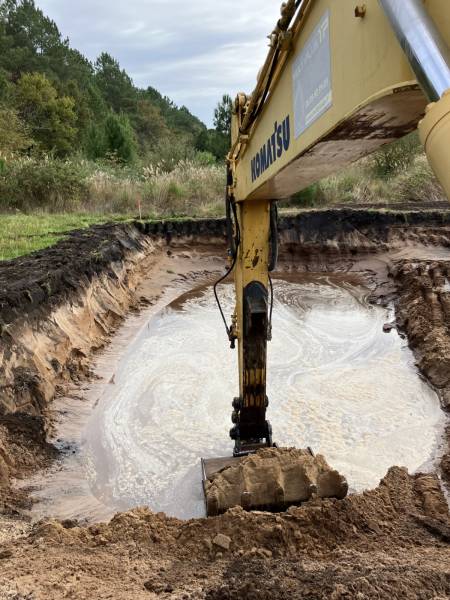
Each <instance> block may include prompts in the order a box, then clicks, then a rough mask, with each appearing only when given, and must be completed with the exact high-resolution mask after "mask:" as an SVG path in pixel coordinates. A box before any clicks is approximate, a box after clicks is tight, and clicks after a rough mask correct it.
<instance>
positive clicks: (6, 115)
mask: <svg viewBox="0 0 450 600" xmlns="http://www.w3.org/2000/svg"><path fill="white" fill-rule="evenodd" d="M231 106H232V100H231V98H230V97H229V96H227V95H224V96H223V97H222V99H221V101H220V102H219V103H218V105H217V108H216V110H215V113H214V129H208V128H207V127H206V126H205V125H204V124H203V123H202V122H201V121H200V120H199V119H198V118H196V117H195V116H194V115H192V114H191V113H190V112H189V110H188V109H187V108H186V107H185V106H182V107H178V106H176V105H175V104H174V103H173V102H172V101H171V100H170V99H169V98H167V97H164V96H162V95H161V94H160V93H159V92H158V91H157V90H156V89H154V88H153V87H148V88H147V89H139V88H137V87H136V86H135V85H134V83H133V81H132V80H131V78H130V77H129V75H128V74H127V73H126V72H125V71H124V70H123V69H122V68H121V67H120V65H119V63H118V62H117V61H116V60H115V59H114V58H113V57H112V56H110V55H109V54H107V53H105V52H104V53H102V54H101V55H100V56H99V57H98V59H97V60H96V61H95V62H94V63H91V62H89V61H88V60H87V59H86V58H85V57H84V56H83V55H82V54H81V53H80V52H78V51H77V50H75V49H73V48H71V46H70V44H69V41H68V40H67V39H64V38H63V37H62V36H61V34H60V32H59V30H58V27H57V25H56V24H55V23H54V22H53V21H51V20H50V19H48V18H47V17H46V16H45V15H44V14H43V13H42V11H41V10H39V9H38V8H37V7H36V5H35V3H34V0H0V214H1V216H0V259H5V258H11V257H13V256H19V255H22V254H24V253H27V252H31V251H33V250H36V249H40V248H43V247H45V246H47V245H49V244H52V243H54V242H56V241H57V240H58V239H60V237H61V236H63V235H64V234H65V232H67V231H69V230H70V229H73V228H78V227H86V226H88V225H90V224H92V223H96V222H101V221H106V220H112V219H118V218H120V219H127V218H135V217H136V216H137V215H143V216H144V217H146V218H180V217H188V216H195V217H207V216H217V215H221V214H223V204H224V203H223V195H224V185H225V169H224V166H223V162H224V157H225V155H226V152H227V150H228V146H229V139H230V129H231ZM443 197H444V196H443V192H442V190H441V188H440V186H439V184H438V183H437V181H436V179H435V178H434V176H433V174H432V172H431V169H430V167H429V166H428V163H427V161H426V158H425V156H424V154H423V152H422V149H421V147H420V145H419V142H418V139H417V136H416V135H411V136H409V137H407V138H405V139H404V140H402V141H400V142H397V143H396V144H393V145H391V146H389V147H387V148H385V149H383V150H380V151H379V152H377V153H375V155H373V156H372V157H369V158H366V159H363V160H361V161H358V162H357V163H355V164H354V165H352V166H351V167H349V168H348V169H346V170H344V171H342V172H340V173H339V174H337V175H334V176H331V177H328V178H327V179H325V180H323V181H320V182H318V183H316V184H314V185H313V186H311V187H309V188H307V189H306V190H303V191H301V192H300V193H298V194H296V195H295V196H294V197H293V198H292V199H291V200H290V201H289V202H288V203H287V206H288V207H295V208H304V207H315V206H328V205H340V204H350V205H352V204H355V205H356V204H358V205H361V204H362V205H364V204H365V205H369V204H370V205H372V204H380V203H381V204H387V205H391V204H392V205H395V204H399V203H400V204H401V203H407V202H410V201H415V200H417V201H422V200H425V201H426V202H427V203H428V204H429V203H430V202H433V201H435V200H436V201H438V200H441V199H442V198H443ZM285 206H286V204H285Z"/></svg>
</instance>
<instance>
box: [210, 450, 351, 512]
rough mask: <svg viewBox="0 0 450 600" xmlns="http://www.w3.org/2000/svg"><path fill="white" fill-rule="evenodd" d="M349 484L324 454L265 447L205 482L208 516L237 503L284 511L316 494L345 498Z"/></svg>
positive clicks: (250, 508) (248, 508)
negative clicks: (315, 454)
mask: <svg viewBox="0 0 450 600" xmlns="http://www.w3.org/2000/svg"><path fill="white" fill-rule="evenodd" d="M347 492H348V484H347V481H346V479H345V477H343V476H342V475H340V474H339V473H338V472H337V471H335V470H334V469H332V468H331V467H330V466H329V465H328V463H327V462H326V460H325V459H324V457H323V456H321V455H320V454H319V455H317V456H313V455H312V454H311V453H310V452H309V450H298V449H296V448H264V449H262V450H259V451H258V452H257V453H256V454H252V455H249V456H246V457H245V458H243V459H242V460H240V461H238V462H236V463H234V464H232V465H231V466H228V467H226V468H224V469H222V470H221V471H219V472H217V473H215V474H214V475H212V477H211V479H209V480H208V481H206V482H205V494H206V500H207V505H208V515H210V516H213V515H217V514H220V513H223V512H225V511H226V510H228V509H229V508H232V507H233V506H243V507H244V508H245V509H246V510H252V509H267V508H270V509H276V510H283V509H285V508H287V507H289V506H291V505H294V504H297V505H298V504H301V503H302V502H306V501H308V500H310V499H311V498H313V497H318V498H338V499H342V498H345V496H346V495H347Z"/></svg>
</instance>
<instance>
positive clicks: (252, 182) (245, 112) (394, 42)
mask: <svg viewBox="0 0 450 600" xmlns="http://www.w3.org/2000/svg"><path fill="white" fill-rule="evenodd" d="M449 46H450V1H449V0H366V2H364V3H361V4H356V0H288V1H287V2H284V3H283V4H282V6H281V17H280V19H279V20H278V23H277V25H276V27H275V29H274V30H273V32H272V33H271V34H270V36H269V51H268V55H267V58H266V60H265V62H264V65H263V67H262V69H261V70H260V72H259V74H258V78H257V83H256V87H255V89H254V91H253V93H252V94H251V95H246V94H244V93H239V94H238V95H237V98H236V100H235V102H234V105H233V111H232V112H233V114H232V126H231V129H232V133H231V138H232V139H231V149H230V151H229V153H228V156H227V192H226V216H227V231H228V239H229V258H230V263H231V264H230V266H229V269H228V271H227V273H226V275H225V276H224V277H223V278H222V279H221V280H220V281H219V282H218V284H219V283H221V282H222V281H223V280H224V279H225V278H226V277H227V276H229V275H231V274H233V277H234V284H235V291H236V308H235V311H234V314H233V316H232V320H231V324H230V325H228V324H227V321H226V318H225V316H224V314H223V311H221V312H222V318H223V320H224V323H225V326H226V331H227V335H228V338H229V341H230V344H231V347H232V348H235V346H236V345H237V347H238V354H239V363H238V364H239V395H238V396H237V397H236V398H235V399H234V400H233V403H232V408H233V411H232V422H233V427H232V429H231V432H230V435H231V438H232V440H233V441H234V452H233V457H230V458H216V459H202V469H203V486H204V492H205V497H206V507H207V514H208V515H215V514H219V513H221V512H224V511H226V510H227V509H229V508H231V507H232V506H236V505H240V506H242V507H243V508H245V509H247V510H253V509H265V508H268V507H269V508H271V509H275V510H277V509H278V510H281V509H283V508H284V507H286V506H289V505H290V504H301V503H302V502H303V501H305V500H307V499H308V498H310V497H311V496H314V495H319V496H321V497H334V498H343V497H345V495H346V493H347V489H348V486H347V484H346V481H345V478H344V477H342V476H340V475H339V474H338V473H337V472H335V471H333V470H332V469H331V468H329V467H328V465H327V464H326V462H325V461H324V459H323V458H322V457H320V456H317V457H316V456H314V455H313V452H312V451H311V450H309V449H308V450H298V451H296V452H295V450H294V449H291V450H290V451H288V458H289V460H287V459H286V453H284V454H283V453H282V452H281V449H279V450H277V448H276V445H275V444H274V442H273V439H272V427H271V425H270V423H269V421H268V420H267V418H266V411H267V407H268V398H267V395H266V372H267V342H268V341H269V340H270V339H271V336H272V327H271V320H272V307H273V286H272V280H271V277H270V273H271V271H273V270H274V269H275V267H276V262H277V208H276V206H277V205H276V203H277V201H279V200H283V199H286V198H289V197H290V196H291V195H293V194H295V193H296V192H299V191H300V190H302V189H304V188H306V187H307V186H309V185H311V184H312V183H314V182H316V181H318V180H320V179H321V178H323V177H327V176H329V175H331V174H332V173H333V172H335V171H337V170H339V169H341V168H343V167H346V166H348V165H349V164H350V163H352V162H354V161H356V160H358V159H360V158H362V157H364V156H366V155H368V154H370V153H372V152H374V151H376V150H377V149H379V148H380V147H381V146H383V145H385V144H389V143H392V142H394V141H395V140H397V139H399V138H401V137H403V136H405V135H407V134H409V133H411V132H413V131H414V130H416V129H417V128H418V129H419V136H420V139H421V141H422V143H423V145H424V148H425V152H426V154H427V157H428V160H429V162H430V165H431V167H432V169H433V170H434V172H435V174H436V176H437V178H438V179H439V181H440V183H441V185H442V187H443V188H444V191H445V192H446V194H447V195H448V196H449V197H450V50H449ZM243 60H245V57H243ZM215 291H216V298H217V299H218V300H219V298H218V295H217V287H216V288H215ZM219 307H220V303H219ZM264 460H265V461H266V463H267V464H266V468H262V467H261V464H262V462H264ZM258 469H259V470H258Z"/></svg>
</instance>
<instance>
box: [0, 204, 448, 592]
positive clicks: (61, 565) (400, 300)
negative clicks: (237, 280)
mask: <svg viewBox="0 0 450 600" xmlns="http://www.w3.org/2000/svg"><path fill="white" fill-rule="evenodd" d="M91 236H92V238H91ZM84 237H85V238H86V239H85V240H83V238H84ZM105 239H106V240H107V241H106V243H105ZM91 240H92V241H91ZM108 240H109V241H108ZM280 240H281V261H280V269H281V271H282V273H283V276H286V277H288V276H289V273H290V272H291V271H292V272H294V271H296V270H301V271H305V270H309V271H327V270H330V271H331V270H333V271H343V272H350V273H351V272H355V273H358V274H361V275H363V276H364V278H365V281H367V284H368V287H369V289H370V290H371V294H372V299H373V301H375V302H381V303H388V302H391V301H395V302H397V305H398V306H397V317H398V323H397V326H398V327H399V328H400V329H402V330H403V331H404V332H406V333H407V334H408V336H409V340H410V343H411V345H412V347H413V348H414V350H415V352H416V356H417V359H418V361H419V365H420V368H421V370H422V372H423V374H424V375H426V376H427V377H429V379H430V381H431V382H432V384H433V385H434V386H435V387H436V388H438V389H439V391H440V393H441V397H442V400H443V406H445V403H446V397H447V396H446V391H447V385H448V381H447V379H446V377H445V371H446V368H447V366H446V365H447V362H446V361H447V360H448V357H447V354H448V351H447V346H450V341H449V332H448V323H449V321H448V313H447V312H446V301H447V297H448V296H446V294H448V291H447V287H449V289H450V286H449V284H448V279H447V275H448V270H447V265H448V263H449V261H450V258H449V257H450V253H449V248H450V217H449V214H448V213H424V214H422V215H421V214H420V213H408V214H404V213H399V214H393V213H376V212H375V211H371V212H370V211H347V210H342V211H334V212H333V211H317V212H311V213H305V214H303V215H301V216H300V217H289V218H287V219H284V220H282V221H281V223H280ZM84 243H85V244H86V245H84V246H83V244H84ZM66 244H67V245H68V247H69V248H70V249H71V250H70V252H68V251H67V250H65V247H66V246H65V245H66ZM111 248H112V249H113V250H114V254H113V256H112V257H111V256H109V257H108V252H110V251H111ZM224 248H225V246H224V224H223V223H222V222H221V221H211V222H209V221H204V222H196V223H194V224H192V223H187V224H149V225H145V226H133V225H130V226H112V227H108V226H105V227H103V228H93V229H92V230H89V231H88V232H85V233H83V234H80V233H77V234H74V236H73V237H70V238H69V239H68V240H66V241H64V242H62V243H61V244H59V245H58V246H56V247H55V248H53V249H50V250H47V251H45V252H42V253H37V255H34V256H33V257H30V258H27V259H22V260H21V261H11V262H10V263H5V264H4V265H1V266H0V282H1V284H0V294H1V305H2V308H0V317H1V319H2V336H1V338H0V345H1V352H2V368H3V371H2V372H1V378H2V380H1V386H2V389H1V392H0V404H1V405H2V407H3V408H2V417H1V419H0V422H1V428H2V430H3V431H4V432H5V433H4V438H0V439H4V440H5V441H4V442H3V450H2V449H1V448H0V456H3V463H4V465H5V467H4V476H3V482H4V485H3V489H6V485H7V483H8V481H9V476H10V475H20V474H21V473H24V472H26V470H32V469H35V468H36V467H37V466H39V464H42V462H43V461H45V460H46V458H47V457H49V456H50V457H51V454H52V453H53V452H54V451H53V449H52V448H50V447H46V445H45V435H44V434H45V431H46V430H47V429H48V428H49V427H50V426H51V422H50V420H49V418H48V406H49V402H50V401H51V399H52V396H53V394H54V392H55V391H56V392H58V391H60V392H62V391H63V389H64V386H65V385H67V384H68V383H70V382H71V381H76V380H77V378H81V379H82V378H83V376H85V375H86V373H87V371H88V368H89V364H90V360H91V356H92V352H93V351H94V350H95V349H96V348H100V347H102V346H103V345H104V344H105V343H106V342H107V340H108V337H109V335H110V333H111V332H112V331H113V330H114V328H116V327H117V325H118V323H119V322H120V320H121V319H122V316H123V315H124V314H125V313H126V312H127V310H129V309H130V308H131V307H138V305H139V304H141V305H144V306H145V305H148V303H151V302H155V301H156V299H157V297H158V295H159V294H160V292H161V290H162V289H163V288H164V286H166V285H167V284H168V282H171V281H175V280H176V281H177V282H179V281H185V283H186V286H187V287H189V281H190V280H192V281H195V280H198V277H199V276H201V277H209V276H211V275H212V274H214V273H215V272H217V271H218V270H220V269H221V268H223V263H221V262H220V261H217V260H214V261H213V262H212V263H211V258H210V257H211V256H219V255H221V254H222V255H223V251H224ZM102 256H104V260H103V259H102ZM199 257H200V259H199ZM203 259H204V260H203ZM40 264H42V269H41V268H40V266H39V265H40ZM77 264H79V267H77ZM55 271H57V273H55ZM144 273H145V277H143V274H144ZM66 277H69V278H70V279H71V281H72V284H71V285H67V284H66V283H65V279H66ZM143 279H146V282H147V283H145V285H144V288H143V287H142V280H143ZM428 280H430V281H431V283H429V282H428V283H426V282H427V281H428ZM52 281H56V282H61V283H60V284H59V287H58V283H57V285H56V286H54V287H55V290H56V291H53V290H54V287H53V286H52V285H51V284H50V285H48V282H52ZM430 285H431V291H432V292H433V295H430ZM49 290H50V291H49ZM47 292H48V293H47ZM68 307H69V308H70V310H69V309H68ZM58 311H66V312H65V313H63V316H64V318H62V317H61V318H59V319H58V320H57V321H55V314H61V313H60V312H58ZM71 319H74V320H73V321H71ZM68 321H69V324H67V323H68ZM55 322H56V326H55ZM61 323H64V329H63V328H62V327H60V324H61ZM87 323H88V324H89V323H90V324H89V325H88V326H86V324H87ZM25 332H27V333H26V334H25ZM47 332H48V335H47ZM61 332H62V333H61ZM68 332H69V333H68ZM86 332H87V333H86ZM19 333H20V335H19ZM39 336H42V338H39ZM36 339H40V342H39V343H40V344H41V345H42V344H44V348H45V350H44V351H43V352H42V354H41V355H40V357H39V351H38V349H37V350H36V348H37V346H36ZM61 339H64V343H62V342H61V341H60V340H61ZM38 346H39V344H38ZM61 347H63V348H64V352H63V353H61ZM74 350H75V352H74ZM57 352H58V353H59V354H57ZM58 356H60V357H61V358H58ZM54 357H55V358H56V359H57V360H58V364H59V366H58V368H54V367H53V365H52V364H51V361H52V359H53V358H54ZM14 361H16V362H14ZM64 361H65V362H64ZM49 363H50V364H49ZM55 364H56V363H55ZM5 365H12V366H10V367H8V368H4V367H5ZM16 365H18V366H19V367H22V370H19V371H17V369H16V368H15V367H16ZM28 370H29V372H30V373H31V374H32V379H30V378H28V379H27V378H26V377H25V383H23V381H24V374H25V375H27V372H28ZM60 386H61V387H60ZM393 401H395V399H393ZM31 432H34V433H33V434H31ZM449 433H450V432H449ZM20 436H22V437H20ZM21 440H22V441H21ZM33 440H34V441H33ZM412 443H413V441H412ZM38 449H41V450H40V451H41V454H40V456H41V459H39V458H37V456H38V457H39V454H38ZM42 449H44V451H42ZM21 453H23V454H21ZM18 456H22V458H21V460H20V461H19V460H18ZM445 460H447V459H446V457H445V456H444V459H443V461H442V470H443V472H444V473H445V464H446V463H445ZM0 480H1V475H0ZM15 500H16V499H15V498H9V500H8V503H9V505H10V507H16V508H17V502H16V501H15ZM18 523H20V524H19V526H18V527H17V528H16V529H15V531H10V530H9V529H8V531H6V529H7V528H6V526H4V527H3V531H2V533H3V535H0V598H8V599H10V600H12V599H15V600H21V599H25V598H27V599H30V600H31V599H36V600H40V599H41V598H42V599H44V598H46V599H47V598H50V599H59V598H64V597H68V598H77V599H78V598H79V599H81V598H117V599H122V598H123V599H128V598H138V599H139V598H157V597H161V598H179V599H194V598H198V599H202V598H208V599H209V600H219V599H228V598H230V599H231V598H233V599H235V598H236V599H242V600H244V599H253V598H255V599H256V598H257V599H258V600H259V599H260V598H262V599H269V598H270V599H272V598H274V599H278V598H281V599H284V598H286V599H288V598H289V599H291V598H293V599H297V598H299V599H300V598H309V599H311V600H312V599H316V598H324V599H325V598H327V599H328V598H332V599H341V598H342V599H344V598H358V599H359V600H365V599H372V598H406V599H408V598H411V599H413V598H421V599H428V598H429V599H434V600H438V599H443V598H447V597H450V565H449V555H450V521H449V515H448V507H447V503H446V501H445V498H444V496H443V493H442V490H441V487H440V484H439V480H438V476H437V474H427V475H414V476H410V475H408V474H407V473H406V472H405V470H403V469H401V468H398V467H394V468H392V469H391V470H390V471H389V473H388V475H387V476H386V477H385V479H384V480H383V481H382V482H381V484H380V486H379V487H378V488H377V489H375V490H372V491H370V492H365V493H364V494H360V495H352V496H350V497H348V498H347V499H345V500H342V501H333V500H326V501H316V500H313V501H311V502H309V503H307V504H306V505H304V506H303V507H302V508H295V509H290V510H289V511H287V512H286V513H283V514H279V515H274V514H268V513H253V514H247V513H244V512H243V511H242V510H240V509H232V510H231V511H229V512H228V513H227V514H225V515H223V516H221V517H217V518H214V519H210V520H207V521H206V520H193V521H188V522H182V521H178V520H176V519H169V518H167V517H166V516H164V515H163V514H153V513H151V511H149V510H147V509H137V510H134V511H131V512H128V513H124V514H121V515H117V516H116V517H115V518H114V519H113V520H112V521H111V522H110V523H109V524H97V525H92V526H90V527H78V524H77V523H75V522H64V523H58V522H54V521H48V522H44V523H39V524H37V525H35V526H33V527H32V528H29V531H28V532H27V531H26V530H24V528H23V524H22V522H18ZM0 529H2V523H1V521H0ZM4 532H6V533H4ZM14 535H16V536H23V537H19V539H15V540H14V539H13V536H14Z"/></svg>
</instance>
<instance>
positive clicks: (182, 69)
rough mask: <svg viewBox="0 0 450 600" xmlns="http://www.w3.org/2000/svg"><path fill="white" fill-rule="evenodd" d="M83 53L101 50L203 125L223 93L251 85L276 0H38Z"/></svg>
mask: <svg viewBox="0 0 450 600" xmlns="http://www.w3.org/2000/svg"><path fill="white" fill-rule="evenodd" d="M36 3H37V5H38V6H39V7H40V8H41V9H42V10H43V11H44V13H45V14H46V15H47V16H49V17H50V18H52V19H53V20H54V21H56V23H57V25H58V27H59V29H60V30H61V32H62V34H63V35H64V36H67V37H69V38H70V42H71V45H72V46H73V47H74V48H77V49H78V50H80V51H81V52H82V53H83V54H84V55H85V56H87V57H88V58H89V59H90V60H95V58H96V57H97V56H98V55H99V54H100V53H101V52H102V51H106V52H109V53H110V54H112V55H113V56H114V57H115V58H116V59H117V60H119V62H120V64H121V66H122V67H123V68H125V69H126V71H127V72H128V73H129V75H131V77H132V78H133V80H134V82H135V84H136V85H138V86H140V87H147V86H148V85H151V86H153V87H155V88H156V89H158V90H159V91H160V92H161V93H162V94H163V95H167V96H169V97H170V98H172V99H173V100H174V101H175V102H176V103H177V104H178V105H180V106H181V105H182V104H185V105H186V106H187V107H188V108H189V110H190V111H191V112H192V113H194V114H195V115H197V116H198V117H200V118H201V119H202V121H204V122H205V123H207V124H208V125H211V124H212V114H213V110H214V107H215V105H216V104H217V102H218V100H219V99H220V97H221V96H222V94H223V93H230V94H231V95H232V96H233V97H234V96H235V94H236V93H237V92H238V91H245V92H250V91H252V89H253V87H254V84H255V81H256V75H257V72H258V70H259V68H260V67H261V65H262V62H263V60H264V58H265V55H266V52H267V39H266V36H267V35H268V34H269V33H270V31H271V30H272V28H273V27H274V26H275V23H276V20H277V19H278V16H279V7H280V4H281V0H264V1H261V0H224V1H222V2H220V1H219V2H217V1H215V0H125V1H115V0H37V2H36Z"/></svg>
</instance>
